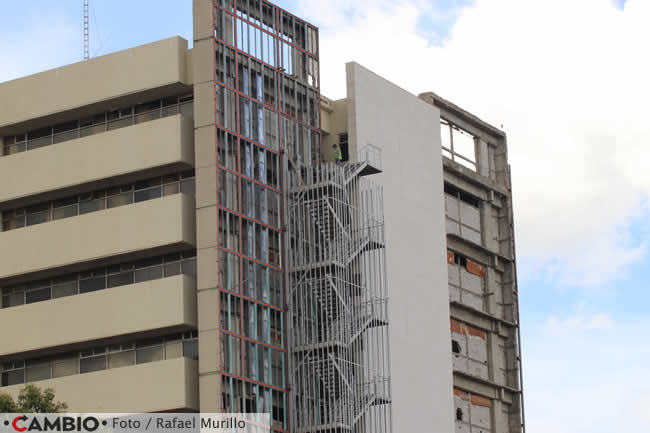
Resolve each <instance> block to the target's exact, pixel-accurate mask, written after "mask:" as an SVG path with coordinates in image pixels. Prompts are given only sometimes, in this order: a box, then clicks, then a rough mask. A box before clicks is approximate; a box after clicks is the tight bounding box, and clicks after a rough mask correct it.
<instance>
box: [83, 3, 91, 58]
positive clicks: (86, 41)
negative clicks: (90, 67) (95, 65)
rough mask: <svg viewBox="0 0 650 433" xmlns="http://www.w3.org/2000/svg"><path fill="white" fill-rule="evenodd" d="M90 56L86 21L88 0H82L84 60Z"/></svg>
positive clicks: (88, 28) (88, 30) (88, 24)
mask: <svg viewBox="0 0 650 433" xmlns="http://www.w3.org/2000/svg"><path fill="white" fill-rule="evenodd" d="M89 58H90V23H89V21H88V0H84V60H88V59H89Z"/></svg>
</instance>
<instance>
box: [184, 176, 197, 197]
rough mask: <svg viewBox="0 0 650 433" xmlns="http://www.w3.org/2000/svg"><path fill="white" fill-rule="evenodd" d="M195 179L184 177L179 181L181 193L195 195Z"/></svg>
mask: <svg viewBox="0 0 650 433" xmlns="http://www.w3.org/2000/svg"><path fill="white" fill-rule="evenodd" d="M195 189H196V186H195V181H194V179H186V180H182V181H181V192H182V193H183V194H189V195H191V196H194V195H195Z"/></svg>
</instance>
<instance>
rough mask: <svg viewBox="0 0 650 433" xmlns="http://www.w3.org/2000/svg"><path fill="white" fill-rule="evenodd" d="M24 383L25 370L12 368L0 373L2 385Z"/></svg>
mask: <svg viewBox="0 0 650 433" xmlns="http://www.w3.org/2000/svg"><path fill="white" fill-rule="evenodd" d="M19 383H25V370H14V371H7V372H5V373H2V386H11V385H17V384H19Z"/></svg>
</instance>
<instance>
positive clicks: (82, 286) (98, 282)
mask: <svg viewBox="0 0 650 433" xmlns="http://www.w3.org/2000/svg"><path fill="white" fill-rule="evenodd" d="M105 288H106V278H105V277H103V276H102V277H96V278H89V279H87V280H81V281H79V293H88V292H94V291H95V290H102V289H105Z"/></svg>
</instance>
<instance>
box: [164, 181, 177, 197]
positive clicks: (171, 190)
mask: <svg viewBox="0 0 650 433" xmlns="http://www.w3.org/2000/svg"><path fill="white" fill-rule="evenodd" d="M178 191H179V185H178V183H170V184H167V185H165V186H163V195H165V196H166V195H172V194H178Z"/></svg>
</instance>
